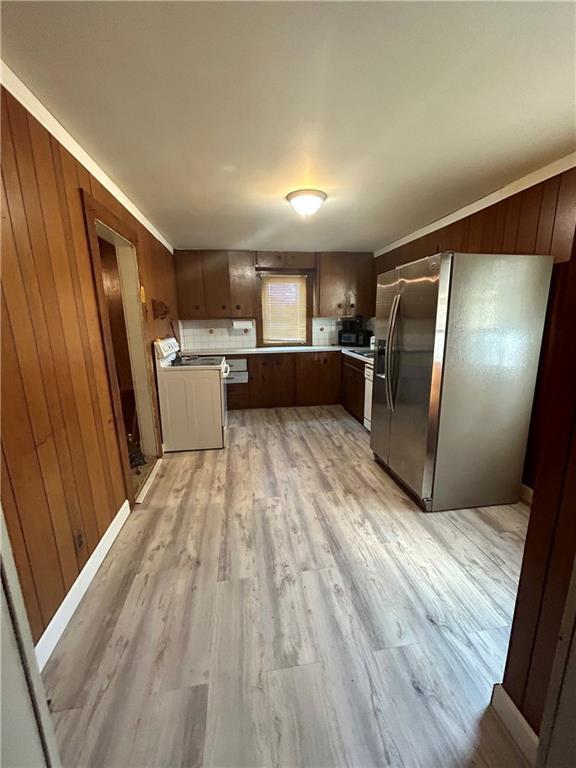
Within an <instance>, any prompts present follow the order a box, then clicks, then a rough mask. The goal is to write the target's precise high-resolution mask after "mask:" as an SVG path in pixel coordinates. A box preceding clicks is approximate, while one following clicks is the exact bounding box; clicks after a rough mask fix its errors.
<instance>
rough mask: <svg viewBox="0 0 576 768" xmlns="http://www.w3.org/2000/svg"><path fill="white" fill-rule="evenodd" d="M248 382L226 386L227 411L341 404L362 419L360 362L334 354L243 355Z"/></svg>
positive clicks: (361, 370)
mask: <svg viewBox="0 0 576 768" xmlns="http://www.w3.org/2000/svg"><path fill="white" fill-rule="evenodd" d="M246 359H247V361H248V383H247V384H228V385H227V388H226V391H227V396H228V408H229V409H230V410H231V411H233V410H239V409H242V408H281V407H287V406H294V405H336V404H338V403H342V405H344V407H345V408H346V410H347V411H348V412H349V413H351V414H352V416H354V418H355V419H357V420H358V421H359V422H360V423H361V424H362V423H363V419H364V363H363V362H362V361H360V360H355V359H354V358H350V357H347V356H345V355H342V353H341V352H340V351H334V352H292V353H290V352H285V353H284V352H278V353H275V352H274V353H267V354H262V355H247V356H246Z"/></svg>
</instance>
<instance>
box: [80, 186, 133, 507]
mask: <svg viewBox="0 0 576 768" xmlns="http://www.w3.org/2000/svg"><path fill="white" fill-rule="evenodd" d="M80 194H81V196H82V208H83V210H84V222H85V224H86V236H87V238H88V251H89V253H90V262H91V265H92V278H93V280H94V288H95V291H96V301H97V306H98V320H99V322H100V331H101V333H102V341H103V344H104V357H105V360H106V372H107V378H108V387H109V390H110V398H111V400H112V411H113V414H114V423H115V427H116V429H115V431H116V439H117V441H118V450H119V453H120V463H121V465H122V475H123V477H124V486H125V489H124V490H125V492H126V498H127V499H128V501H129V503H130V508H131V509H132V507H133V506H134V491H133V489H132V472H131V470H130V459H129V457H128V447H127V442H126V430H125V428H124V417H123V414H122V401H121V398H120V387H119V386H118V380H117V377H116V358H115V356H114V346H113V343H112V331H111V329H110V318H109V316H108V307H107V303H106V295H105V293H104V284H103V282H102V260H101V258H100V248H99V245H98V234H97V231H96V222H97V221H100V222H101V223H102V224H104V225H105V226H107V227H109V228H110V229H112V230H114V232H117V233H118V234H119V235H121V236H122V237H123V238H124V239H125V240H128V241H129V242H130V243H132V245H133V246H134V248H136V252H138V235H137V233H136V230H134V229H133V228H132V227H131V226H130V225H128V224H126V223H125V222H124V221H122V220H121V219H119V218H118V217H117V216H116V215H115V214H114V213H112V211H110V210H109V209H108V208H106V206H104V205H102V203H99V202H98V201H97V200H95V199H94V198H93V197H92V195H91V194H90V193H89V192H87V191H86V190H85V189H83V188H81V189H80Z"/></svg>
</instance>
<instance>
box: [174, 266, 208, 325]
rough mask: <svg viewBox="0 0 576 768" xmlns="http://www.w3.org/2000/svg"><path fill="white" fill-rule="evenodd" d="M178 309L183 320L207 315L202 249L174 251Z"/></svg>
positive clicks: (196, 318)
mask: <svg viewBox="0 0 576 768" xmlns="http://www.w3.org/2000/svg"><path fill="white" fill-rule="evenodd" d="M174 266H175V269H176V289H177V292H178V310H179V317H180V319H181V320H198V319H202V318H205V317H206V302H205V297H204V275H203V272H202V253H201V251H174Z"/></svg>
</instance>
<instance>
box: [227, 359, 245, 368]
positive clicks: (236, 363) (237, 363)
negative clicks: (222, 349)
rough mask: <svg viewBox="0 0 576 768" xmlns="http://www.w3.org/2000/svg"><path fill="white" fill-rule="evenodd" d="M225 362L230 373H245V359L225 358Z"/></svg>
mask: <svg viewBox="0 0 576 768" xmlns="http://www.w3.org/2000/svg"><path fill="white" fill-rule="evenodd" d="M226 362H227V363H228V365H229V366H230V371H247V370H248V361H247V360H246V358H245V357H236V358H234V357H227V358H226Z"/></svg>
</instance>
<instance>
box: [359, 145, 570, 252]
mask: <svg viewBox="0 0 576 768" xmlns="http://www.w3.org/2000/svg"><path fill="white" fill-rule="evenodd" d="M574 167H576V152H572V153H571V154H569V155H566V156H565V157H561V158H560V159H559V160H555V161H554V162H553V163H549V165H545V166H544V167H543V168H539V169H538V170H536V171H532V173H529V174H527V175H526V176H522V178H520V179H517V180H516V181H513V182H511V183H510V184H507V185H506V186H505V187H502V188H501V189H497V190H496V191H495V192H492V193H491V194H490V195H487V196H486V197H481V198H480V199H479V200H475V201H474V202H473V203H470V205H466V206H465V207H464V208H460V210H458V211H454V213H450V214H448V216H443V217H442V218H441V219H437V220H436V221H433V222H432V223H431V224H427V225H426V226H425V227H422V228H421V229H417V230H416V231H415V232H412V233H410V234H409V235H406V236H405V237H401V238H400V239H399V240H395V241H394V242H393V243H389V244H388V245H385V246H383V247H382V248H380V249H379V250H377V251H374V257H376V256H382V255H383V254H385V253H388V252H389V251H393V250H394V249H395V248H399V247H400V246H401V245H406V244H407V243H411V242H412V241H413V240H417V239H418V238H419V237H423V236H424V235H429V234H430V233H431V232H436V230H438V229H442V227H447V226H448V225H449V224H454V222H455V221H460V219H464V218H465V217H466V216H471V215H472V214H473V213H478V211H481V210H483V209H484V208H488V207H489V206H490V205H494V203H499V202H500V200H504V199H505V198H507V197H511V196H512V195H515V194H517V193H518V192H522V191H523V190H524V189H528V187H533V186H534V185H535V184H540V183H541V182H542V181H546V179H550V178H552V176H557V175H558V174H559V173H564V171H569V170H570V169H571V168H574Z"/></svg>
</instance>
